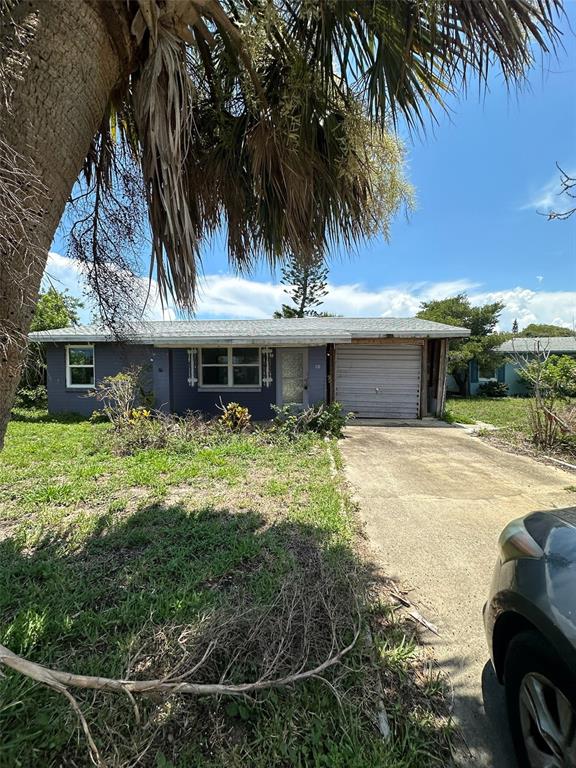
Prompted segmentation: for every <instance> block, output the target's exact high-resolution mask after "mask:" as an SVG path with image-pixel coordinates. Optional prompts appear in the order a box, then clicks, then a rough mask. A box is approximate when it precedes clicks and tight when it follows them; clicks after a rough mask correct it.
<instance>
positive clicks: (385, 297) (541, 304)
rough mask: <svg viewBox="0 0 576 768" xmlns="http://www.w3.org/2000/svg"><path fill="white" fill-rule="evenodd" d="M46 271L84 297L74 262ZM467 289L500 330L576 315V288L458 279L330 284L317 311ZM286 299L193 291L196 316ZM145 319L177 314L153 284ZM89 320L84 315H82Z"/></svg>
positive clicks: (206, 285)
mask: <svg viewBox="0 0 576 768" xmlns="http://www.w3.org/2000/svg"><path fill="white" fill-rule="evenodd" d="M47 272H48V273H49V274H50V275H51V276H52V277H53V279H54V281H55V284H56V286H57V287H58V286H60V287H66V288H68V289H69V290H70V293H72V294H73V295H74V296H79V297H82V295H83V285H84V284H83V276H82V272H81V269H80V268H79V265H78V264H77V263H75V262H74V261H72V260H71V259H68V258H66V257H64V256H60V255H59V254H56V253H51V254H50V257H49V261H48V267H47ZM147 286H148V279H147V278H144V277H142V278H138V280H137V284H136V289H137V290H143V289H145V288H147ZM462 292H466V293H467V294H468V295H469V297H470V300H471V301H472V303H473V304H483V303H486V302H494V301H502V302H504V304H505V305H506V308H505V310H504V311H503V313H502V317H501V328H502V330H509V329H510V328H511V327H512V322H513V321H514V319H517V320H518V324H519V325H520V328H522V327H523V326H525V325H528V323H533V322H540V323H554V324H558V325H566V326H569V327H572V324H573V322H574V318H575V317H576V291H542V290H538V291H534V290H532V289H530V288H523V287H521V286H516V287H514V288H508V289H502V290H498V291H485V290H482V286H481V285H480V284H478V283H473V282H471V281H470V280H466V279H460V280H454V281H451V282H438V283H405V284H401V285H390V286H383V287H380V288H367V287H365V286H363V285H361V284H360V283H352V284H345V285H330V286H329V293H328V296H326V299H325V301H324V304H323V305H322V309H324V310H325V311H327V312H333V313H335V314H339V315H346V316H349V317H354V316H356V317H370V316H372V317H378V316H382V317H410V316H413V315H415V314H416V312H418V309H419V308H420V303H421V302H422V301H430V300H432V299H441V298H444V297H446V296H451V295H452V296H453V295H455V294H457V293H462ZM286 301H287V296H286V294H285V292H284V287H283V286H282V285H279V284H278V283H272V282H270V281H268V282H265V281H256V280H249V279H247V278H244V277H237V276H234V275H206V276H205V277H204V279H203V280H202V281H201V285H200V289H199V291H198V306H197V316H198V317H211V318H267V317H271V316H272V313H273V312H274V310H276V309H278V308H279V307H280V306H281V305H282V303H283V302H286ZM146 317H147V319H154V320H161V319H166V320H167V319H172V318H174V317H176V311H175V309H174V308H173V307H169V308H168V309H167V310H164V312H163V311H162V308H161V306H160V302H159V300H158V291H157V286H156V283H155V282H153V284H152V286H151V294H150V299H149V303H148V306H147V311H146ZM88 319H89V317H88V313H86V314H85V316H83V317H82V320H83V321H87V320H88Z"/></svg>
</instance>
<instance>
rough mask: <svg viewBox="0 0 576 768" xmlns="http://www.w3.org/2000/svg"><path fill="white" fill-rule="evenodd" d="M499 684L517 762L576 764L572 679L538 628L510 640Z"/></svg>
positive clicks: (536, 766) (545, 766)
mask: <svg viewBox="0 0 576 768" xmlns="http://www.w3.org/2000/svg"><path fill="white" fill-rule="evenodd" d="M504 687H505V690H506V704H507V708H508V717H509V720H510V730H511V732H512V739H513V741H514V746H515V748H516V754H517V757H518V764H519V766H520V768H576V683H575V681H574V679H573V677H572V675H571V674H570V672H569V670H568V669H567V667H566V666H565V665H564V664H563V663H562V660H561V659H560V658H559V657H558V655H557V654H556V653H555V652H554V651H553V650H552V648H550V646H549V645H548V643H547V642H546V641H545V640H544V639H543V638H542V637H541V636H540V635H539V634H538V633H536V632H522V633H521V634H519V635H517V636H516V637H515V638H514V639H513V640H512V642H511V643H510V646H509V648H508V651H507V654H506V661H505V666H504Z"/></svg>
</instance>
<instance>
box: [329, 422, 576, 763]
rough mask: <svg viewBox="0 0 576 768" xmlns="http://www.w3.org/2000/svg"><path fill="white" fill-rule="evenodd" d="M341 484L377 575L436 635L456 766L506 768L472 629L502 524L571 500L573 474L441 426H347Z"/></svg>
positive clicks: (493, 698) (499, 714)
mask: <svg viewBox="0 0 576 768" xmlns="http://www.w3.org/2000/svg"><path fill="white" fill-rule="evenodd" d="M341 447H342V453H343V456H344V462H345V471H346V475H347V478H348V480H349V481H350V483H351V484H352V486H353V490H354V492H355V494H356V497H357V500H358V502H359V504H360V510H361V516H362V518H363V520H364V522H365V525H366V533H367V534H368V536H369V538H370V540H371V542H372V544H373V546H374V550H375V552H376V556H377V557H378V558H379V560H380V562H381V565H382V566H383V569H384V571H385V573H386V574H387V575H388V576H392V577H397V578H398V579H399V580H400V581H401V582H402V585H403V587H404V588H408V589H412V590H413V591H412V592H411V593H410V599H411V600H412V601H413V602H414V603H415V604H416V605H417V606H418V608H419V610H420V611H421V613H422V614H423V615H424V616H425V618H427V619H428V620H429V621H431V622H432V623H434V624H435V625H436V626H437V627H438V629H439V632H440V636H439V637H436V636H435V635H433V634H432V633H431V632H426V633H425V635H424V639H425V642H428V643H430V644H431V645H433V646H434V648H435V652H436V657H437V659H438V661H439V663H440V664H441V666H442V667H443V668H444V670H445V671H446V672H448V673H449V675H450V678H451V680H452V685H453V687H454V695H455V703H454V712H455V717H456V720H457V721H458V722H459V724H460V725H461V728H462V732H463V735H464V739H465V741H466V747H463V748H462V749H461V751H460V754H459V755H458V762H459V763H461V764H462V765H467V766H490V768H512V766H514V765H515V760H514V758H513V756H512V751H511V747H510V744H509V740H508V733H507V728H506V722H505V713H504V709H503V698H502V692H501V689H500V686H498V684H497V682H496V680H495V677H494V673H493V672H492V669H491V667H490V666H488V665H487V662H488V651H487V647H486V641H485V638H484V630H483V625H482V606H483V604H484V602H485V600H486V596H487V593H488V588H489V585H490V580H491V576H492V569H493V566H494V561H495V558H496V547H497V541H498V536H499V534H500V531H501V530H502V528H503V527H504V526H505V525H506V523H507V522H509V521H510V520H512V519H513V518H515V517H519V516H520V515H525V514H527V513H528V512H532V511H535V510H546V509H554V508H557V507H566V506H571V505H574V504H575V503H576V496H575V495H574V493H571V492H568V491H566V490H565V489H566V486H569V485H574V475H573V474H570V473H568V472H566V471H564V470H562V469H555V468H551V467H548V466H545V465H544V464H540V463H538V462H536V461H534V460H533V459H530V458H527V457H522V456H514V455H511V454H508V453H504V452H503V451H500V450H498V449H496V448H492V447H491V446H489V445H487V444H486V443H483V442H482V441H481V440H480V439H479V438H477V437H472V436H471V435H469V434H468V433H467V432H465V431H464V430H462V429H460V428H458V427H451V426H449V425H446V424H444V423H443V422H435V421H424V422H405V423H396V424H392V423H391V424H390V425H387V426H357V425H355V426H352V427H349V428H348V429H347V430H346V439H344V440H343V441H342V443H341Z"/></svg>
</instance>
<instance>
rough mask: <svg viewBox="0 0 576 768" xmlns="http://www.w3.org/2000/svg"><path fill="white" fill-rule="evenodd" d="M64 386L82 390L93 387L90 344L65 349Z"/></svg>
mask: <svg viewBox="0 0 576 768" xmlns="http://www.w3.org/2000/svg"><path fill="white" fill-rule="evenodd" d="M66 386H67V387H77V388H83V389H88V388H90V387H93V386H94V347H93V346H92V345H91V344H81V345H77V346H76V345H70V346H68V347H66Z"/></svg>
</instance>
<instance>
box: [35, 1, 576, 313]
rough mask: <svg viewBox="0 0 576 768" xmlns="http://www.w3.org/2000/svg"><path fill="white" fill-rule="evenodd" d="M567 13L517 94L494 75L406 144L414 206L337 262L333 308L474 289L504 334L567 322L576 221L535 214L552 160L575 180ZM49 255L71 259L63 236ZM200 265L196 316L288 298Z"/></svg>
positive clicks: (575, 71)
mask: <svg viewBox="0 0 576 768" xmlns="http://www.w3.org/2000/svg"><path fill="white" fill-rule="evenodd" d="M567 11H568V19H567V20H564V21H563V22H562V27H563V30H564V38H563V43H564V50H562V49H559V50H558V52H557V55H556V56H553V55H552V56H549V57H544V58H539V60H538V61H537V63H536V66H535V67H534V69H533V70H532V72H531V73H530V75H529V78H528V82H527V83H526V84H525V86H523V87H522V88H521V89H520V90H515V91H512V92H509V91H508V90H507V88H506V85H505V83H504V82H503V81H502V78H501V77H499V76H498V75H497V74H494V75H493V76H492V77H491V81H490V88H489V91H488V92H486V93H484V92H483V93H481V94H479V92H478V88H477V87H475V86H471V87H470V89H469V93H468V94H467V95H466V96H462V97H460V98H459V99H454V100H453V102H452V104H451V111H450V114H441V113H439V112H438V114H437V117H438V123H437V124H436V125H433V124H432V123H430V125H429V127H428V129H427V133H426V135H425V136H417V137H414V138H409V137H405V144H406V150H407V174H408V177H409V179H410V181H411V183H412V184H413V185H414V187H415V191H416V198H417V208H416V210H415V211H414V212H412V213H411V214H410V216H409V219H408V220H406V218H405V217H404V216H402V215H400V216H399V217H398V218H397V219H396V221H395V222H394V224H393V226H392V230H391V240H390V242H389V243H386V242H384V241H383V239H381V238H377V239H375V240H373V241H371V242H369V243H366V244H364V245H362V246H361V247H360V248H359V249H358V252H357V253H355V254H349V253H343V252H340V253H337V254H335V255H334V257H333V258H332V259H331V261H330V294H329V296H328V299H327V302H326V308H327V309H331V310H332V311H338V312H341V313H343V314H347V315H367V314H374V315H381V314H385V315H395V314H396V315H409V314H413V313H414V311H416V310H417V308H418V304H419V301H421V300H426V299H429V298H437V297H441V296H444V295H448V294H450V293H455V292H457V291H458V290H467V291H468V292H469V294H470V295H471V296H472V298H473V300H474V301H476V302H481V301H484V300H488V299H490V300H493V299H494V298H495V297H497V298H501V299H503V300H504V301H505V302H506V303H507V307H508V309H507V311H506V312H505V313H504V314H503V318H502V327H504V328H505V327H506V326H507V325H509V324H510V323H511V321H512V319H513V318H514V317H516V316H518V317H519V321H520V324H521V325H522V323H527V322H530V321H533V320H539V321H546V322H553V321H557V322H563V323H567V324H570V325H572V322H573V318H574V319H575V320H576V217H574V219H573V220H569V221H566V222H559V221H556V222H549V221H547V219H546V218H545V217H543V216H539V215H538V214H537V210H542V211H545V210H547V209H548V208H549V207H550V204H551V203H552V202H556V200H557V198H556V197H555V195H556V193H557V191H558V186H559V185H558V176H559V174H558V172H557V170H556V167H555V163H556V162H559V163H560V165H561V166H562V167H563V168H564V169H565V170H566V171H567V172H570V173H572V172H576V88H575V87H574V83H575V82H576V36H575V32H574V30H576V3H575V2H574V0H569V1H568V3H567ZM571 30H572V31H571ZM561 204H562V200H561V198H560V199H558V201H557V205H558V207H560V206H561ZM53 250H54V251H55V252H56V253H58V254H61V255H65V245H64V243H63V240H62V238H61V236H58V237H57V238H56V241H55V243H54V246H53ZM203 264H204V270H205V278H204V281H203V284H202V289H201V293H200V302H199V306H198V316H199V317H218V316H223V317H224V316H226V317H231V316H237V317H248V316H250V317H266V316H270V314H271V312H272V311H273V309H274V308H276V307H277V306H278V304H279V303H281V302H282V300H283V298H284V297H283V294H282V288H281V287H280V286H279V285H278V275H277V274H276V275H274V274H271V273H270V271H269V269H267V268H266V267H264V266H263V267H262V268H260V269H258V270H257V271H256V272H254V273H253V274H252V275H251V276H250V280H247V279H240V278H238V277H237V276H234V275H231V274H230V272H229V269H228V264H227V258H226V254H225V251H224V248H223V247H222V242H221V241H216V242H214V243H212V244H209V245H207V247H206V249H205V252H204V255H203ZM49 271H50V273H51V275H52V276H53V277H54V278H56V279H57V280H61V282H62V283H63V284H65V285H68V286H69V287H70V288H71V290H72V291H73V292H74V293H77V292H78V291H79V290H80V289H79V287H78V286H79V283H80V282H81V277H80V276H79V275H78V273H77V270H75V269H74V266H73V265H71V264H69V263H68V260H67V259H61V258H60V259H58V257H53V259H52V261H51V262H50V264H49ZM152 311H153V314H154V313H155V314H154V316H159V315H158V314H157V313H158V311H159V310H157V309H156V308H153V310H152Z"/></svg>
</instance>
